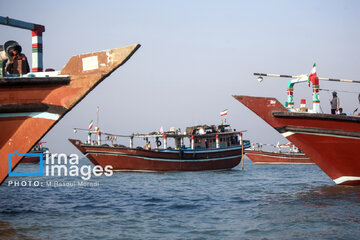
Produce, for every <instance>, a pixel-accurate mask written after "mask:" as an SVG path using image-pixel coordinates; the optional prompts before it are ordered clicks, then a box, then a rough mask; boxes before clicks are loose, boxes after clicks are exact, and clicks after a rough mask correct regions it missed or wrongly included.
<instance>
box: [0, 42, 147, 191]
mask: <svg viewBox="0 0 360 240" xmlns="http://www.w3.org/2000/svg"><path fill="white" fill-rule="evenodd" d="M139 47H140V45H139V44H136V45H132V46H128V47H123V48H116V49H111V50H106V51H100V52H94V53H87V54H82V55H77V56H73V57H72V58H71V59H70V60H69V62H68V63H67V64H66V65H65V67H64V68H63V69H62V70H61V71H60V73H59V75H57V76H54V75H51V73H49V76H46V75H45V74H44V77H17V78H13V77H9V78H0V126H1V129H2V130H1V131H2V132H1V134H0V184H1V183H2V182H3V181H4V180H5V178H6V177H7V175H8V171H9V167H8V162H9V161H8V155H9V153H14V152H15V151H17V152H18V153H27V152H29V151H30V150H31V149H32V148H33V147H34V146H35V145H36V143H37V142H38V141H39V140H40V139H41V138H42V137H43V136H44V135H45V134H46V133H47V132H48V131H49V130H50V129H51V128H52V127H53V126H54V125H55V124H56V123H57V122H58V121H59V120H60V119H61V118H62V117H64V116H65V114H66V113H68V112H69V111H70V110H71V109H72V108H73V107H74V106H75V105H76V104H77V103H79V102H80V101H81V100H82V99H83V98H84V97H85V96H86V95H87V94H88V93H89V92H90V91H91V90H93V89H94V88H95V87H96V86H97V85H98V84H99V83H100V82H101V81H102V80H104V79H105V78H106V77H107V76H109V75H110V74H111V73H112V72H113V71H114V70H116V69H117V68H118V67H120V66H121V65H122V64H124V63H125V62H126V61H127V60H128V59H129V58H130V57H131V56H132V55H133V53H134V52H135V51H136V50H137V49H138V48H139ZM20 160H21V157H20V156H18V155H15V156H13V157H12V159H11V169H14V168H15V167H16V165H17V164H18V163H19V161H20Z"/></svg>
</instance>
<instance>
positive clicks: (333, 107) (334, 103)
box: [330, 91, 360, 116]
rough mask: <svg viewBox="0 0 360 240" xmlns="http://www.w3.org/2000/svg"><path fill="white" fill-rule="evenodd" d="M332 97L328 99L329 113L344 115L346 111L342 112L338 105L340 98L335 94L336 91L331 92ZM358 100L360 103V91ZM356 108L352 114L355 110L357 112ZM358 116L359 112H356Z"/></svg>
mask: <svg viewBox="0 0 360 240" xmlns="http://www.w3.org/2000/svg"><path fill="white" fill-rule="evenodd" d="M332 96H333V98H332V99H331V100H330V105H331V114H338V115H346V113H344V112H343V108H341V107H340V98H339V97H338V95H337V92H335V91H334V92H332ZM358 100H359V104H360V93H359V95H358ZM357 110H358V108H356V109H355V110H354V112H353V115H355V112H357ZM358 115H359V116H360V113H358Z"/></svg>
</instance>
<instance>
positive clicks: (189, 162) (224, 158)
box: [69, 125, 250, 172]
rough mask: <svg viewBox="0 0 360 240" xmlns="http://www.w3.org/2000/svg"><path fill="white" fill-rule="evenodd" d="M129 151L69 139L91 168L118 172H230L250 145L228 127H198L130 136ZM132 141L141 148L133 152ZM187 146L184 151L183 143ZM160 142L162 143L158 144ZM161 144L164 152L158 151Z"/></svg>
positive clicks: (119, 147)
mask: <svg viewBox="0 0 360 240" xmlns="http://www.w3.org/2000/svg"><path fill="white" fill-rule="evenodd" d="M129 137H130V147H125V146H108V145H91V144H89V143H92V141H87V143H83V142H81V141H80V140H75V139H69V141H70V142H71V143H72V144H73V145H74V146H75V147H76V148H78V149H79V150H80V151H81V152H82V153H83V154H84V155H85V156H86V157H87V158H88V159H89V160H90V161H91V162H92V163H93V164H94V165H100V166H102V167H103V168H105V166H106V165H111V166H112V167H113V169H114V170H117V171H141V172H147V171H203V170H219V169H231V168H234V167H235V166H237V165H238V164H239V163H240V161H241V159H242V156H243V149H244V148H247V147H250V142H249V141H247V140H245V141H243V140H242V135H241V132H237V131H235V130H234V131H233V130H231V128H230V126H229V125H218V126H215V125H212V126H207V125H201V126H194V127H188V128H186V133H185V134H181V133H180V132H176V131H171V132H170V131H169V132H166V133H151V134H133V135H131V136H129ZM134 137H141V138H145V139H146V141H147V145H145V147H144V148H142V147H137V148H134V147H133V146H132V145H133V144H132V140H133V138H134ZM149 138H155V142H156V146H157V147H156V148H154V149H151V148H149V142H148V139H149ZM168 138H172V139H174V142H175V146H174V147H168V145H167V139H168ZM185 138H188V139H189V140H190V144H189V146H188V147H185V144H184V139H185ZM160 139H162V140H163V142H162V143H161V141H160ZM161 144H163V148H162V149H161V148H159V147H160V145H161Z"/></svg>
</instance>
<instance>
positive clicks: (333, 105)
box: [330, 92, 340, 114]
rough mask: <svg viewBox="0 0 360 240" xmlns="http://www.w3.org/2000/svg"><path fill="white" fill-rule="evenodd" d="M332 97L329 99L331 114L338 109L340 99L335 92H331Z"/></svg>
mask: <svg viewBox="0 0 360 240" xmlns="http://www.w3.org/2000/svg"><path fill="white" fill-rule="evenodd" d="M332 94H333V99H332V100H331V101H330V104H331V114H336V112H338V111H339V107H340V99H339V98H338V96H337V93H336V92H333V93H332Z"/></svg>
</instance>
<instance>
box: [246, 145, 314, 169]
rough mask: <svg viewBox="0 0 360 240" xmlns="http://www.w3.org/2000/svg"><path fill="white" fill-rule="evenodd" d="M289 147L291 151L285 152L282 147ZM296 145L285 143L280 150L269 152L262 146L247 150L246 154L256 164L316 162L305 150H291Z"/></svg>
mask: <svg viewBox="0 0 360 240" xmlns="http://www.w3.org/2000/svg"><path fill="white" fill-rule="evenodd" d="M284 147H288V148H290V149H289V151H287V152H284V151H282V150H280V149H281V148H284ZM293 147H294V146H293V145H291V144H283V145H280V146H279V151H278V152H275V151H274V152H269V151H264V150H262V148H261V147H258V148H255V147H252V148H250V149H246V150H245V154H246V156H247V157H248V158H249V159H250V160H251V161H252V162H253V163H254V164H315V163H314V162H313V161H311V160H310V158H309V157H307V156H306V155H305V154H304V153H303V152H300V151H299V150H298V151H291V149H292V148H293Z"/></svg>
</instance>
